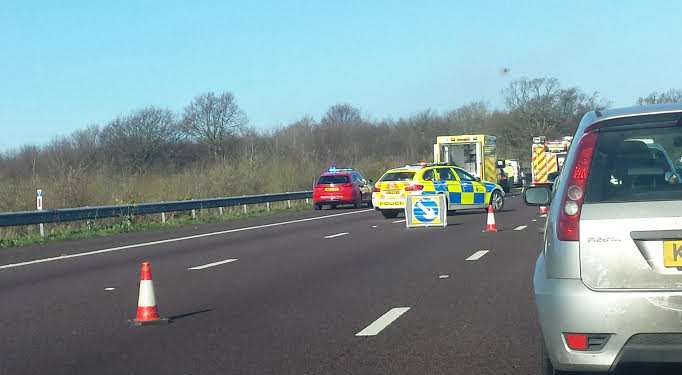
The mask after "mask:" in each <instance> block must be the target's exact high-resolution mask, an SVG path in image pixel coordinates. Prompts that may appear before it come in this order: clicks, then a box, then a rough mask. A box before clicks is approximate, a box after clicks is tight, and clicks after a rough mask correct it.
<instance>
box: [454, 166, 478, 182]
mask: <svg viewBox="0 0 682 375" xmlns="http://www.w3.org/2000/svg"><path fill="white" fill-rule="evenodd" d="M455 171H456V172H457V175H458V176H459V179H460V180H462V181H474V180H476V178H475V177H474V176H472V175H470V174H469V173H468V172H467V171H465V170H462V169H458V168H455Z"/></svg>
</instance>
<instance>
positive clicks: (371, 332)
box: [355, 307, 410, 336]
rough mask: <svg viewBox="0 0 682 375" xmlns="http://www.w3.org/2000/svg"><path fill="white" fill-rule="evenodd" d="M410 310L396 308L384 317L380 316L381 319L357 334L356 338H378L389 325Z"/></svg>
mask: <svg viewBox="0 0 682 375" xmlns="http://www.w3.org/2000/svg"><path fill="white" fill-rule="evenodd" d="M409 309H410V308H409V307H394V308H392V309H390V310H388V311H387V312H386V313H385V314H384V315H382V316H380V317H379V319H377V320H375V321H374V322H372V324H370V325H368V326H367V327H365V329H363V330H362V331H360V332H358V333H356V334H355V336H376V335H378V334H379V332H381V331H382V330H383V329H384V328H386V327H388V325H389V324H391V323H393V322H394V321H395V320H396V319H398V318H400V316H401V315H403V314H404V313H406V312H407V310H409Z"/></svg>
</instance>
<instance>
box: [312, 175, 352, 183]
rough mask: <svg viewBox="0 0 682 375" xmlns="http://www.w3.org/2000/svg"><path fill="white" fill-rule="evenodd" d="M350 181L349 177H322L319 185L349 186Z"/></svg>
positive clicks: (318, 181)
mask: <svg viewBox="0 0 682 375" xmlns="http://www.w3.org/2000/svg"><path fill="white" fill-rule="evenodd" d="M349 181H350V179H349V178H348V176H343V175H341V176H320V179H319V180H317V184H318V185H331V184H347V183H348V182H349Z"/></svg>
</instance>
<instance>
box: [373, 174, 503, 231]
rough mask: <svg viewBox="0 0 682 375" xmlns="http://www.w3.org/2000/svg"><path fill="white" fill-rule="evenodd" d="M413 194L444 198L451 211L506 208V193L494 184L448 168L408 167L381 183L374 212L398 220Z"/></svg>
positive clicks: (379, 182)
mask: <svg viewBox="0 0 682 375" xmlns="http://www.w3.org/2000/svg"><path fill="white" fill-rule="evenodd" d="M410 194H423V195H430V194H444V195H445V198H446V200H447V202H448V211H454V210H463V209H471V208H487V207H488V205H492V206H493V209H494V210H495V211H499V210H501V209H502V208H503V207H504V190H503V189H502V187H501V186H500V185H498V184H496V183H494V182H488V181H481V179H479V178H478V177H475V176H472V175H471V174H469V172H467V171H465V170H463V169H461V168H459V167H457V166H454V165H447V164H427V163H421V164H417V165H406V166H404V167H401V168H395V169H390V170H388V171H387V172H386V173H384V175H383V176H381V178H380V179H379V181H377V183H376V184H375V185H374V189H373V192H372V204H373V205H374V208H375V209H376V210H378V211H381V213H382V214H383V215H384V217H386V218H394V217H396V216H397V215H398V214H399V213H400V212H402V211H403V210H404V208H405V199H406V197H407V196H408V195H410Z"/></svg>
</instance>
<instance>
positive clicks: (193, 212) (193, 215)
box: [192, 209, 197, 220]
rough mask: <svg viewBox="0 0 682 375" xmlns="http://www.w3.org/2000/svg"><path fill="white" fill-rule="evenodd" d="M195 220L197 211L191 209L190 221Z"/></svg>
mask: <svg viewBox="0 0 682 375" xmlns="http://www.w3.org/2000/svg"><path fill="white" fill-rule="evenodd" d="M196 219H197V210H195V209H192V220H196Z"/></svg>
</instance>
